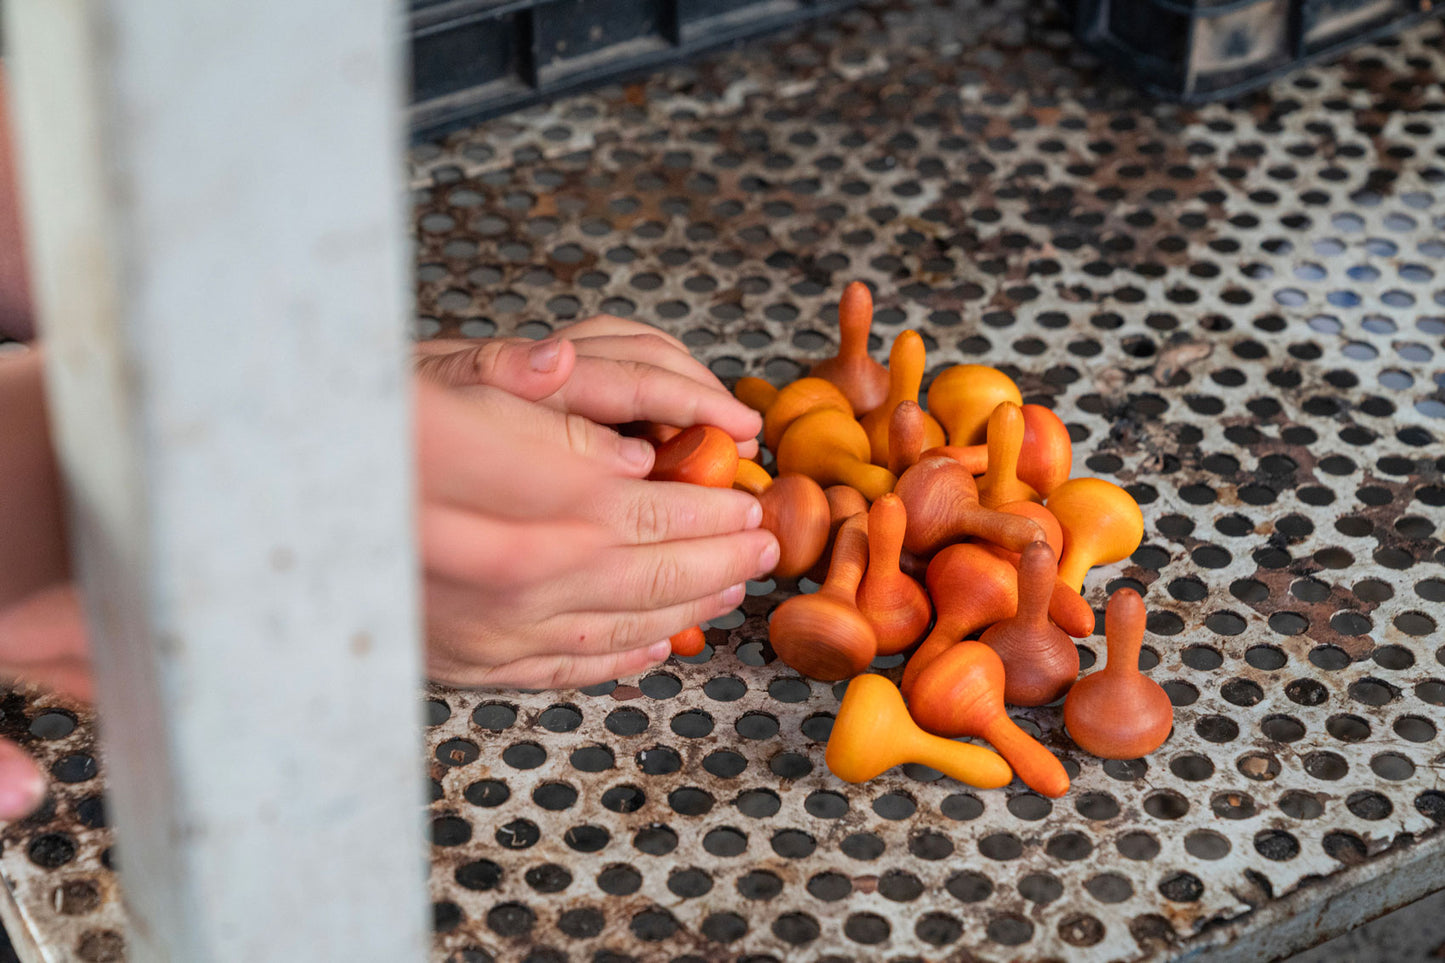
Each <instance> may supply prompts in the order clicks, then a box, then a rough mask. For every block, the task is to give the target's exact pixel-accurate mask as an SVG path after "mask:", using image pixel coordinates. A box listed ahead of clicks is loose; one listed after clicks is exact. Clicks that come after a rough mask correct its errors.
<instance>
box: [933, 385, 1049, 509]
mask: <svg viewBox="0 0 1445 963" xmlns="http://www.w3.org/2000/svg"><path fill="white" fill-rule="evenodd" d="M1020 410H1021V411H1022V412H1023V414H1024V440H1023V445H1022V447H1021V448H1020V449H1019V458H1018V477H1019V479H1020V480H1022V481H1023V482H1025V483H1026V484H1027V485H1028V486H1029V487H1031V488H1032V489H1033V490H1034V491H1036V492H1038V493H1039V494H1040V495H1041V496H1043V497H1045V498H1047V497H1048V495H1049V493H1050V492H1052V491H1053V490H1054V489H1055V488H1058V487H1059V486H1060V485H1062V484H1063V483H1064V482H1066V481H1068V480H1069V473H1070V472H1071V471H1073V466H1074V445H1073V442H1072V441H1070V440H1069V429H1068V427H1067V426H1066V425H1065V424H1064V423H1063V422H1062V421H1060V420H1059V416H1058V415H1056V414H1054V413H1053V412H1052V411H1050V410H1049V409H1048V408H1045V407H1044V406H1043V405H1023V406H1022V407H1021V408H1020ZM933 453H937V454H941V455H948V456H949V457H950V458H952V459H953V460H954V461H957V462H958V463H959V464H960V465H962V466H963V467H965V468H967V469H968V470H969V473H970V474H972V475H982V474H983V473H984V472H986V471H988V443H987V442H984V443H983V444H978V445H965V446H962V447H959V446H956V445H944V446H942V447H939V448H934V449H930V450H929V451H926V452H924V454H933Z"/></svg>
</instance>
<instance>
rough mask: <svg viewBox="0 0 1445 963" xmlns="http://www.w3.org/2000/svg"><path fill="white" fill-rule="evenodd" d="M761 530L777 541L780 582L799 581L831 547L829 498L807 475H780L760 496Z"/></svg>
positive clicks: (776, 573) (775, 568)
mask: <svg viewBox="0 0 1445 963" xmlns="http://www.w3.org/2000/svg"><path fill="white" fill-rule="evenodd" d="M758 502H759V503H760V504H761V505H762V506H763V522H762V527H763V528H766V529H767V530H768V531H770V532H772V533H773V534H774V535H775V536H777V539H778V564H777V565H776V566H775V567H774V568H773V571H772V574H773V575H774V576H776V577H777V578H797V577H798V576H800V575H802V574H804V573H805V572H807V571H808V570H809V569H810V568H812V567H813V566H814V565H815V564H817V561H818V559H819V558H821V557H822V555H823V550H824V549H825V548H827V547H828V535H829V508H828V496H827V495H824V494H823V489H822V488H821V487H820V486H819V485H818V483H817V482H815V481H813V479H811V478H809V477H808V476H807V475H788V474H783V475H779V476H778V477H777V478H776V479H774V480H773V483H772V484H771V485H769V486H768V487H767V489H766V490H765V491H764V492H763V493H762V494H761V495H759V496H758Z"/></svg>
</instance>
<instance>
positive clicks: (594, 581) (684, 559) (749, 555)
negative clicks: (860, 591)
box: [559, 528, 778, 634]
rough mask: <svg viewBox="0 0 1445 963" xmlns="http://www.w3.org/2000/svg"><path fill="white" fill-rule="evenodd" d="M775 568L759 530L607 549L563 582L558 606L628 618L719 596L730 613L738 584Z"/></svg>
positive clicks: (771, 545)
mask: <svg viewBox="0 0 1445 963" xmlns="http://www.w3.org/2000/svg"><path fill="white" fill-rule="evenodd" d="M777 564H778V540H777V539H776V538H775V537H773V533H772V532H769V531H767V530H766V529H761V528H759V529H754V530H752V531H747V532H737V533H734V534H731V535H720V536H715V537H712V538H694V539H688V540H686V541H674V542H660V543H658V544H655V545H642V546H621V547H616V548H609V549H604V550H603V552H602V553H601V555H600V556H599V558H598V564H597V565H595V566H592V567H591V568H589V569H586V570H584V571H581V572H579V573H578V575H577V577H575V578H574V579H571V580H569V583H568V585H567V593H568V594H567V597H566V599H565V600H560V601H559V604H565V605H566V606H567V608H566V611H572V612H584V611H595V612H628V611H648V610H655V609H666V608H670V607H672V606H675V605H680V604H683V603H686V602H691V601H696V600H701V599H706V598H709V597H714V596H721V597H722V598H723V599H724V603H727V602H730V603H731V604H730V605H728V608H727V610H728V611H730V610H731V609H733V608H736V607H737V605H738V604H739V603H741V602H742V600H743V594H744V593H743V590H744V585H743V583H744V582H746V581H747V580H748V579H751V578H759V577H761V576H762V575H763V574H765V573H767V572H770V571H772V570H773V567H774V566H776V565H777ZM708 617H709V618H710V617H711V616H708ZM669 634H670V633H669Z"/></svg>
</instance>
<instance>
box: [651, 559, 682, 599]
mask: <svg viewBox="0 0 1445 963" xmlns="http://www.w3.org/2000/svg"><path fill="white" fill-rule="evenodd" d="M686 583H687V575H686V573H685V572H684V571H683V570H682V566H681V565H679V564H678V562H677V560H676V559H674V558H671V557H666V556H664V557H663V558H660V559H658V560H657V564H656V565H654V566H652V568H651V570H650V571H649V572H648V573H647V575H646V576H645V585H644V586H643V592H642V595H643V599H642V601H643V602H644V603H645V604H646V605H647V606H648V607H649V608H661V607H662V606H664V605H670V604H672V603H673V602H675V601H678V600H679V598H680V594H681V593H682V590H683V588H684V587H685V586H686Z"/></svg>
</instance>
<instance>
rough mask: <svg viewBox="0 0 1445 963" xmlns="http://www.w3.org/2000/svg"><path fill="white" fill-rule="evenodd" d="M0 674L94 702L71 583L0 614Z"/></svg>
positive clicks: (85, 641)
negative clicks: (1, 672) (0, 672)
mask: <svg viewBox="0 0 1445 963" xmlns="http://www.w3.org/2000/svg"><path fill="white" fill-rule="evenodd" d="M0 671H3V672H4V674H6V675H8V676H11V677H14V678H20V679H22V680H23V681H26V682H34V683H35V684H37V685H42V686H44V687H46V688H50V689H53V690H54V691H57V692H60V693H62V694H64V695H68V696H72V697H74V698H78V699H83V700H85V701H87V702H89V701H91V700H92V699H93V698H94V688H93V683H92V680H91V677H90V662H89V640H88V636H87V632H86V625H85V615H84V613H83V611H82V610H81V605H80V595H79V593H78V592H77V591H76V589H75V585H74V583H70V582H65V583H62V584H59V585H53V586H51V587H49V588H45V589H41V590H40V591H38V592H34V593H32V594H31V595H29V596H27V597H26V598H25V599H23V600H21V601H20V602H18V603H16V604H15V605H11V606H9V607H8V608H6V609H5V610H4V611H3V612H0Z"/></svg>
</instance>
